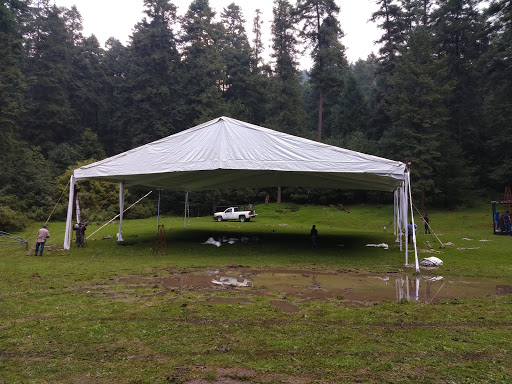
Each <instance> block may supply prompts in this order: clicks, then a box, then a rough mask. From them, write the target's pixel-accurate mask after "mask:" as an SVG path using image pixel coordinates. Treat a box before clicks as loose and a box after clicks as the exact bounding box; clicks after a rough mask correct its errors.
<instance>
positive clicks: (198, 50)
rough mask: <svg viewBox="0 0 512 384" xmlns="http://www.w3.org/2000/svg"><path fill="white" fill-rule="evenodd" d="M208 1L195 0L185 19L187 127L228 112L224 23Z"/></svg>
mask: <svg viewBox="0 0 512 384" xmlns="http://www.w3.org/2000/svg"><path fill="white" fill-rule="evenodd" d="M214 17H215V12H214V11H213V10H212V9H211V8H210V4H209V1H208V0H193V1H192V2H191V3H190V6H189V9H188V11H187V13H186V14H185V16H184V19H183V22H182V28H183V37H182V39H183V44H184V52H183V56H184V60H183V67H184V68H183V69H184V71H183V77H182V78H183V87H184V90H183V94H184V101H185V104H186V110H185V113H184V114H183V115H184V116H186V118H185V120H184V121H185V126H187V127H189V126H192V125H194V124H199V123H202V122H205V121H208V120H210V119H213V118H216V117H219V116H222V115H225V112H226V107H225V104H224V102H223V100H222V89H225V84H224V80H225V78H226V74H225V63H224V61H223V60H222V57H221V54H220V52H219V41H220V39H221V38H222V33H223V31H222V26H221V25H219V24H218V23H216V22H215V21H214Z"/></svg>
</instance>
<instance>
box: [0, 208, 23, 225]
mask: <svg viewBox="0 0 512 384" xmlns="http://www.w3.org/2000/svg"><path fill="white" fill-rule="evenodd" d="M27 224H28V218H27V216H26V215H25V214H23V213H21V212H17V211H15V210H13V209H11V208H9V207H6V206H0V228H1V229H2V230H3V231H21V230H23V229H24V228H25V227H26V226H27Z"/></svg>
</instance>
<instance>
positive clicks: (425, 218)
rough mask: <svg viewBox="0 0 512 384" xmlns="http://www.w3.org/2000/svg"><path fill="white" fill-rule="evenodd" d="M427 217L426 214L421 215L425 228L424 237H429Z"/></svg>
mask: <svg viewBox="0 0 512 384" xmlns="http://www.w3.org/2000/svg"><path fill="white" fill-rule="evenodd" d="M429 221H430V219H429V217H428V214H427V213H426V212H425V214H424V215H423V224H424V226H425V235H426V234H429V235H430V226H429V224H428V223H429Z"/></svg>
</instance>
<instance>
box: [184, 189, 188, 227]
mask: <svg viewBox="0 0 512 384" xmlns="http://www.w3.org/2000/svg"><path fill="white" fill-rule="evenodd" d="M187 211H188V192H187V193H185V218H184V220H183V228H186V227H187Z"/></svg>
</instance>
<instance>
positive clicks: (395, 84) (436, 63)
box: [381, 27, 471, 201]
mask: <svg viewBox="0 0 512 384" xmlns="http://www.w3.org/2000/svg"><path fill="white" fill-rule="evenodd" d="M436 48H437V46H436V41H435V39H434V36H433V35H432V34H431V33H430V31H429V30H428V29H427V28H424V27H421V28H418V29H417V30H416V31H414V32H413V33H412V34H411V35H410V37H409V41H408V46H407V47H403V48H401V49H400V53H401V54H400V58H399V59H397V60H396V61H395V66H396V70H395V72H394V74H393V75H392V76H391V77H390V79H389V84H390V86H391V87H392V90H391V95H390V97H391V98H392V100H393V103H392V104H390V109H389V111H388V114H389V116H390V117H391V119H392V121H393V128H392V129H389V130H388V131H387V132H386V133H385V134H384V137H383V138H382V140H381V144H382V149H383V151H384V152H385V155H386V156H387V157H390V158H394V159H399V160H402V161H405V160H406V159H409V160H411V161H412V163H413V167H412V172H413V175H414V176H413V177H414V182H413V189H414V190H415V191H416V192H421V194H422V196H425V197H426V198H428V199H429V200H430V201H433V200H435V198H436V194H438V193H445V194H446V193H448V194H455V196H457V195H458V193H457V192H458V191H463V190H465V188H469V187H470V185H468V183H469V181H470V176H471V175H470V173H469V172H468V168H467V167H466V164H465V163H464V161H463V158H462V156H460V153H458V152H457V151H456V150H455V149H454V150H453V151H452V152H451V153H450V154H447V153H446V152H445V151H446V150H447V148H448V147H453V148H456V144H455V141H454V140H453V138H452V137H451V135H450V134H449V132H447V130H446V128H447V126H448V122H449V119H450V114H449V109H448V101H449V96H450V93H451V90H452V89H453V87H454V82H453V81H450V78H449V75H448V74H449V71H448V66H447V61H446V58H438V57H437V55H436ZM446 168H448V169H450V171H448V172H444V171H443V170H444V169H446ZM452 173H456V174H458V175H459V176H458V178H457V177H455V176H454V175H453V174H452ZM448 174H450V176H451V177H452V179H451V180H446V176H447V175H448ZM455 179H456V180H457V182H458V185H454V183H451V182H452V181H453V180H455ZM448 186H449V187H450V189H446V188H448Z"/></svg>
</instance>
